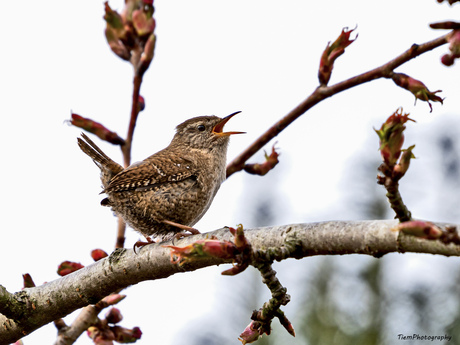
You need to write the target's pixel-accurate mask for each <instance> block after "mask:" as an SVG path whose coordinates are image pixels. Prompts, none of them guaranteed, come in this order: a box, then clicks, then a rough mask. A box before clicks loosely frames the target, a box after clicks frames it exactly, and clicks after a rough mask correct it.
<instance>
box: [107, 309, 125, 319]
mask: <svg viewBox="0 0 460 345" xmlns="http://www.w3.org/2000/svg"><path fill="white" fill-rule="evenodd" d="M105 319H106V320H107V322H108V323H119V322H120V321H121V320H123V315H121V312H120V309H118V308H115V307H112V308H110V309H109V311H108V312H107V313H106V314H105Z"/></svg>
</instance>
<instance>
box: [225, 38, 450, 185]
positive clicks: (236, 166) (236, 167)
mask: <svg viewBox="0 0 460 345" xmlns="http://www.w3.org/2000/svg"><path fill="white" fill-rule="evenodd" d="M449 36H450V33H448V34H445V35H443V36H441V37H438V38H436V39H434V40H432V41H429V42H426V43H423V44H420V45H417V44H414V45H412V47H410V48H409V49H408V50H406V51H405V52H404V53H402V54H401V55H399V56H397V57H396V58H394V59H393V60H391V61H389V62H387V63H385V64H384V65H382V66H380V67H377V68H374V69H372V70H370V71H368V72H365V73H362V74H360V75H357V76H355V77H351V78H349V79H347V80H344V81H342V82H339V83H337V84H334V85H331V86H320V87H318V88H316V90H315V91H313V93H312V94H311V95H310V96H308V97H307V98H306V99H305V100H304V101H303V102H302V103H300V104H299V105H298V106H297V107H295V108H294V109H293V110H291V111H290V112H289V113H288V114H287V115H286V116H284V117H283V118H282V119H281V120H279V121H277V122H276V123H275V124H274V125H273V126H272V127H270V128H269V129H268V130H267V131H266V132H265V133H264V134H262V135H261V136H260V137H259V138H257V139H256V140H255V141H254V142H253V143H252V144H251V145H249V147H248V148H246V149H245V150H244V151H243V152H242V153H241V154H240V155H239V156H237V157H236V158H235V159H234V160H233V161H232V162H231V163H230V164H229V165H228V166H227V177H229V176H231V175H232V174H234V173H235V172H237V171H240V170H242V169H243V168H244V165H245V163H246V161H247V160H248V159H249V158H251V157H252V156H253V155H254V154H255V153H256V152H257V151H259V150H260V149H261V148H262V147H263V146H264V145H265V144H267V143H268V142H269V141H270V140H271V139H273V138H274V137H276V136H277V135H278V134H279V133H281V131H283V130H284V129H285V128H286V127H287V126H289V125H290V124H291V123H292V122H294V121H295V120H296V119H297V118H298V117H300V116H301V115H302V114H304V113H305V112H306V111H307V110H309V109H310V108H312V107H313V106H315V105H316V104H318V103H319V102H321V101H323V100H324V99H326V98H329V97H331V96H333V95H335V94H338V93H340V92H342V91H345V90H348V89H351V88H352V87H355V86H357V85H361V84H364V83H367V82H369V81H372V80H375V79H379V78H391V77H392V75H393V71H394V70H395V69H396V68H397V67H399V66H401V65H402V64H404V63H406V62H408V61H410V60H412V59H413V58H415V57H417V56H420V55H422V54H424V53H426V52H428V51H430V50H433V49H435V48H437V47H440V46H442V45H444V44H446V43H447V39H448V38H449Z"/></svg>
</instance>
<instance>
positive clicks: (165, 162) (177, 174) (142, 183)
mask: <svg viewBox="0 0 460 345" xmlns="http://www.w3.org/2000/svg"><path fill="white" fill-rule="evenodd" d="M195 177H196V169H195V166H194V165H193V164H192V162H190V161H189V160H187V159H184V158H182V157H174V158H171V157H162V156H161V155H159V156H155V157H153V156H152V157H149V158H147V159H146V160H144V161H142V162H137V163H134V164H132V165H130V166H129V167H128V168H126V169H125V170H123V171H122V172H120V173H119V174H117V175H116V176H115V177H114V178H113V179H112V180H111V181H110V184H109V185H108V187H107V188H106V189H105V190H104V192H121V191H127V190H149V189H152V188H155V187H156V186H158V185H160V184H164V183H174V182H179V181H183V180H185V179H188V178H192V179H193V178H195Z"/></svg>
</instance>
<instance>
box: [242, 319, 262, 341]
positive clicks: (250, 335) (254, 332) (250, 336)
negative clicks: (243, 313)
mask: <svg viewBox="0 0 460 345" xmlns="http://www.w3.org/2000/svg"><path fill="white" fill-rule="evenodd" d="M259 337H260V333H259V330H258V329H257V328H256V326H255V321H251V323H250V324H249V325H248V326H247V327H246V328H245V329H244V331H243V333H241V334H240V337H239V338H238V340H239V341H241V342H242V343H243V345H246V344H250V343H253V342H255V341H256V340H257V339H259Z"/></svg>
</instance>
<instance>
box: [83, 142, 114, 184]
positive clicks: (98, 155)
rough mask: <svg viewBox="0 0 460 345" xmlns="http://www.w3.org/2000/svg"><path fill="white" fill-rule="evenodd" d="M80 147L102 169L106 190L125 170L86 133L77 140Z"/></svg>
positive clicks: (102, 178) (102, 179)
mask: <svg viewBox="0 0 460 345" xmlns="http://www.w3.org/2000/svg"><path fill="white" fill-rule="evenodd" d="M77 140H78V146H79V147H80V149H81V150H82V151H83V152H84V153H86V154H87V155H88V156H89V157H90V158H91V159H92V160H93V161H94V163H96V165H97V166H98V167H99V169H101V181H102V186H103V188H104V189H105V188H106V187H107V186H108V184H109V182H110V180H111V179H112V178H113V177H114V176H115V175H117V174H118V173H119V172H121V171H122V170H123V167H122V166H121V165H120V164H118V163H116V162H115V161H113V160H112V159H111V158H110V157H109V156H107V155H106V154H105V153H104V152H103V151H102V150H101V149H100V148H99V147H98V146H97V145H96V144H95V143H94V142H93V141H92V140H91V139H90V138H89V137H88V136H87V135H86V134H85V133H81V138H77Z"/></svg>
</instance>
